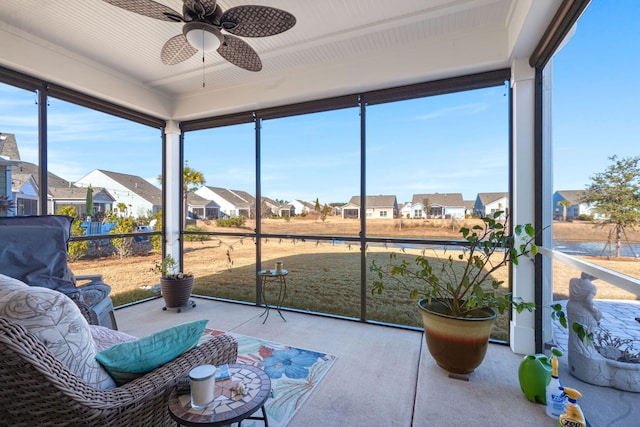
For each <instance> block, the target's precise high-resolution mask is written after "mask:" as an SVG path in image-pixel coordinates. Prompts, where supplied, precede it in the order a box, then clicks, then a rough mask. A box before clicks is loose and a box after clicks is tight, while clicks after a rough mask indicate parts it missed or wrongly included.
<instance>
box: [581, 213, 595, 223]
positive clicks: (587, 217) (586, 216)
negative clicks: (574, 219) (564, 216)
mask: <svg viewBox="0 0 640 427" xmlns="http://www.w3.org/2000/svg"><path fill="white" fill-rule="evenodd" d="M578 220H579V221H593V215H589V214H580V215H578Z"/></svg>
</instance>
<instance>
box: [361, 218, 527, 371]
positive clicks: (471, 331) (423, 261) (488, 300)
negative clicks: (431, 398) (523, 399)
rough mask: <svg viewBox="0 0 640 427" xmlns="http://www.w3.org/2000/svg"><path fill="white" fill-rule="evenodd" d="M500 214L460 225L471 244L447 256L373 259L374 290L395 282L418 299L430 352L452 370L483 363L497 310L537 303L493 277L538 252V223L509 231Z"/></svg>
mask: <svg viewBox="0 0 640 427" xmlns="http://www.w3.org/2000/svg"><path fill="white" fill-rule="evenodd" d="M502 214H503V213H502V212H495V213H494V214H492V215H491V216H487V217H483V218H482V225H475V226H473V227H471V228H467V227H462V228H461V229H460V234H461V235H462V238H463V239H464V240H465V241H466V243H467V244H466V245H465V246H464V247H463V248H462V249H461V250H460V251H459V252H457V253H455V254H450V255H449V256H448V258H445V259H443V258H440V257H438V256H437V254H436V255H435V256H434V257H427V256H424V255H422V256H418V257H416V258H415V260H414V262H413V263H412V262H409V261H408V260H407V259H401V260H400V259H398V257H397V254H396V253H391V254H390V262H389V264H388V265H380V264H378V263H376V262H375V261H372V263H371V266H370V271H372V272H373V273H374V274H375V276H376V278H375V279H374V281H373V288H372V293H374V294H375V293H378V294H381V293H382V291H383V290H384V288H385V286H387V285H388V284H395V285H397V286H398V287H400V288H401V289H405V290H406V291H408V293H409V295H410V296H411V297H412V298H413V299H417V300H418V308H419V309H420V313H421V315H422V320H423V325H424V331H425V339H426V342H427V347H428V348H429V352H430V353H431V355H432V356H433V358H434V359H435V360H436V362H437V363H438V365H439V366H441V367H442V368H444V369H446V370H447V371H449V372H452V373H454V374H468V373H470V372H473V371H474V370H475V368H477V367H478V366H479V365H480V363H482V360H483V359H484V355H485V353H486V350H487V346H488V343H489V335H490V333H491V328H492V327H493V323H494V321H495V319H496V316H497V312H499V313H503V312H504V311H505V310H506V309H507V308H511V307H514V308H515V309H516V310H518V312H520V311H522V310H524V309H527V310H530V311H531V310H533V309H534V308H535V304H534V303H530V302H525V301H523V300H522V299H521V298H513V297H512V295H511V293H508V292H507V293H503V292H502V291H501V290H500V285H501V284H502V283H503V281H501V280H497V279H495V278H494V277H493V273H495V272H496V271H497V270H498V269H500V268H503V267H505V266H507V265H508V264H510V263H511V264H514V265H517V264H518V260H519V259H520V258H521V257H533V256H534V255H536V254H537V252H538V248H537V246H536V245H535V243H534V239H535V235H536V232H535V230H534V227H533V226H532V225H531V224H526V225H517V226H515V227H514V232H513V234H509V233H508V230H507V229H506V227H505V225H504V224H503V223H502V222H501V221H500V218H501V217H502ZM505 222H506V221H505Z"/></svg>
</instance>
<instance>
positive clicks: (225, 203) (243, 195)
mask: <svg viewBox="0 0 640 427" xmlns="http://www.w3.org/2000/svg"><path fill="white" fill-rule="evenodd" d="M195 193H196V194H197V195H198V196H200V197H203V198H205V199H207V200H213V201H214V202H216V203H217V204H218V206H219V207H220V212H222V213H223V214H224V215H226V216H229V217H231V218H235V217H239V216H244V217H247V218H254V217H255V208H256V199H255V197H253V196H252V195H251V194H249V193H247V192H246V191H242V190H228V189H226V188H220V187H211V186H208V185H203V186H202V187H200V188H198V189H197V190H196V191H195Z"/></svg>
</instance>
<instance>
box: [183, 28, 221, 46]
mask: <svg viewBox="0 0 640 427" xmlns="http://www.w3.org/2000/svg"><path fill="white" fill-rule="evenodd" d="M182 33H183V34H184V36H185V37H186V38H187V41H188V42H189V44H190V45H191V46H193V47H194V48H196V49H198V50H201V51H204V52H210V51H212V50H216V49H218V48H219V47H220V45H221V44H222V34H220V31H218V29H217V28H216V27H214V26H213V25H209V24H207V23H204V22H187V23H186V24H184V27H183V28H182Z"/></svg>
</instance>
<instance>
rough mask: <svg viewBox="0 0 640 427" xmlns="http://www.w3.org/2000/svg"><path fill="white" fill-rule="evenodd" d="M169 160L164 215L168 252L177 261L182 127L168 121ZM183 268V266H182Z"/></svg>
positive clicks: (167, 153) (178, 253) (167, 157)
mask: <svg viewBox="0 0 640 427" xmlns="http://www.w3.org/2000/svg"><path fill="white" fill-rule="evenodd" d="M165 135H166V140H167V144H166V150H167V152H166V153H165V155H166V159H167V171H166V174H167V176H165V177H163V179H164V180H165V183H166V191H167V201H166V203H167V204H166V206H164V207H163V212H162V214H163V215H164V218H165V223H166V226H167V230H166V239H167V242H166V248H165V249H166V252H167V255H171V256H173V258H174V259H175V260H178V259H180V258H179V257H180V244H179V239H180V215H179V212H180V204H181V201H180V185H181V182H182V179H181V177H180V127H179V126H178V123H176V122H174V121H173V120H168V121H167V125H166V127H165ZM181 268H182V266H181Z"/></svg>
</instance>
